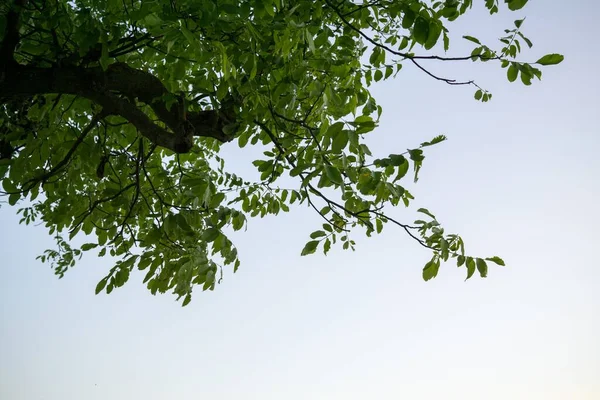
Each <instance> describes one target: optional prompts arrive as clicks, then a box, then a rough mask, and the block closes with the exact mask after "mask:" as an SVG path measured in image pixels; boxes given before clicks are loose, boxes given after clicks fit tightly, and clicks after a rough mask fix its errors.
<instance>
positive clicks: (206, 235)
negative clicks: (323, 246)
mask: <svg viewBox="0 0 600 400" xmlns="http://www.w3.org/2000/svg"><path fill="white" fill-rule="evenodd" d="M219 234H220V232H219V230H218V229H217V228H207V229H205V230H204V232H202V235H201V236H200V238H201V239H202V240H203V241H205V242H214V241H215V239H216V238H218V237H219Z"/></svg>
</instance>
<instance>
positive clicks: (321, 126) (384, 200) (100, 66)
mask: <svg viewBox="0 0 600 400" xmlns="http://www.w3.org/2000/svg"><path fill="white" fill-rule="evenodd" d="M526 2H527V0H505V1H504V3H506V5H507V6H508V8H509V9H510V10H518V9H520V8H522V7H523V6H524V5H525V3H526ZM3 4H4V5H3V6H1V7H2V9H1V10H0V11H1V15H2V17H0V32H3V33H2V41H1V45H0V105H1V111H0V121H1V125H0V179H2V188H3V191H2V196H4V197H5V199H7V200H8V203H9V204H10V205H16V204H19V205H20V206H21V208H20V209H19V210H18V212H19V213H20V214H21V215H22V219H21V222H24V223H26V224H29V223H32V222H34V221H42V222H43V223H44V224H45V226H46V227H47V228H48V229H49V232H50V234H51V235H54V237H55V238H56V245H57V248H56V249H51V250H46V251H45V253H44V254H42V255H41V256H40V257H39V258H40V259H41V260H42V261H49V262H51V263H52V265H53V267H54V269H55V272H56V274H57V275H59V276H60V277H62V276H63V274H64V273H65V272H66V271H67V270H68V269H69V268H70V267H72V266H73V265H74V264H75V262H76V260H77V259H79V258H80V257H81V255H82V253H83V252H86V251H90V250H92V249H95V250H94V251H99V253H98V255H99V256H101V257H102V256H104V255H105V254H107V253H108V254H110V255H111V256H113V257H115V258H116V259H117V261H116V264H115V265H114V267H113V268H111V269H110V271H109V272H108V275H107V276H106V277H105V278H104V279H102V280H101V281H100V283H99V284H98V286H97V288H96V291H97V292H100V291H103V290H106V292H108V293H110V292H111V291H112V290H113V289H114V288H115V287H119V286H122V285H123V284H124V283H125V282H126V281H127V280H128V278H129V275H130V272H131V271H132V270H133V269H134V268H137V269H139V270H143V271H145V273H146V275H145V278H144V283H145V284H147V287H148V289H149V290H150V291H151V292H152V293H153V294H155V293H156V292H161V293H163V292H167V291H172V292H174V293H175V294H177V295H178V296H179V298H183V299H184V300H183V304H184V305H185V304H187V303H188V302H189V301H190V300H191V294H192V288H193V287H194V286H195V285H202V286H203V288H204V290H206V289H211V290H212V289H213V288H214V286H215V283H216V282H218V281H219V280H220V278H219V276H220V274H221V272H222V268H223V266H226V265H231V266H232V267H233V269H234V271H235V270H237V268H238V267H239V265H240V260H239V258H238V254H237V250H236V247H235V246H234V244H233V243H232V242H231V240H230V239H229V238H228V237H227V234H228V232H231V230H239V229H242V228H243V227H244V226H245V225H246V223H247V220H246V219H247V217H248V216H251V217H255V216H261V217H263V216H265V215H267V214H278V213H280V212H287V211H289V210H290V206H291V205H295V204H303V205H307V206H309V207H312V208H313V209H314V211H315V212H317V213H318V214H319V215H320V216H321V217H322V220H323V224H322V227H321V226H319V227H318V229H317V230H315V231H314V232H312V234H310V239H309V240H308V242H307V243H306V245H305V246H304V248H303V250H302V252H301V254H302V255H308V254H311V253H314V252H315V251H316V250H318V249H321V250H322V251H323V252H324V253H327V252H328V251H329V250H330V248H331V246H332V245H334V244H336V245H341V247H342V248H344V249H353V248H354V245H355V242H354V241H353V240H352V239H351V238H350V235H349V233H350V232H353V231H355V230H364V231H365V232H366V234H367V235H368V236H370V235H371V234H373V233H380V232H381V231H382V229H383V228H384V226H386V225H390V224H391V225H393V226H396V227H397V228H399V229H400V230H402V231H404V232H405V233H406V234H408V235H410V236H411V237H412V238H413V239H414V240H415V241H416V242H417V243H418V244H419V245H421V246H424V247H426V248H428V249H430V250H431V253H432V258H431V260H430V261H429V262H427V264H426V265H425V267H424V269H423V278H424V279H425V280H428V279H431V278H433V277H435V276H436V275H437V273H438V269H439V268H440V263H441V262H442V261H447V260H449V259H455V260H456V262H457V263H458V265H459V266H461V265H465V266H466V270H467V278H470V277H471V276H472V275H473V274H474V273H475V272H476V271H478V272H479V274H480V275H481V276H482V277H485V276H486V275H487V270H488V266H487V263H486V261H491V262H494V263H496V264H500V265H503V264H504V262H503V261H502V260H501V259H500V258H498V257H489V258H481V257H472V256H468V255H467V254H466V253H465V247H464V243H463V240H462V239H461V238H460V236H458V235H454V234H447V233H446V232H445V231H444V229H443V228H442V227H441V226H440V224H439V223H438V221H437V219H436V217H435V216H434V215H433V214H432V213H431V212H429V211H428V210H426V209H423V208H421V209H418V211H419V212H420V213H422V214H423V219H422V220H418V221H415V222H414V223H412V224H407V223H405V222H401V221H397V220H395V219H393V218H391V217H390V216H389V215H388V214H386V210H388V209H389V207H395V206H397V205H399V204H403V205H404V206H407V207H408V206H409V204H410V203H411V202H412V200H413V196H412V195H411V193H410V192H409V191H408V190H406V189H405V188H404V187H403V186H401V183H402V180H403V179H408V177H407V176H408V175H412V176H413V179H414V180H415V181H416V180H417V178H418V173H419V170H420V168H421V166H422V163H423V160H424V148H426V147H427V146H430V145H433V144H436V143H439V142H441V141H443V140H445V137H444V136H437V137H435V138H433V139H432V140H431V141H429V142H425V143H421V144H420V146H416V147H414V148H411V149H409V150H407V151H405V152H402V151H400V152H398V153H396V154H390V155H387V156H385V157H380V158H376V157H375V156H374V155H372V154H371V151H370V150H369V147H368V146H367V144H366V138H367V133H369V132H371V131H372V130H374V129H375V128H376V126H377V124H378V121H379V118H380V117H381V114H382V109H381V107H380V106H378V105H377V103H376V101H375V99H374V98H373V97H372V96H371V94H370V92H369V90H368V87H369V86H370V85H371V83H372V82H378V81H381V80H385V79H392V78H394V77H396V76H397V75H398V74H399V73H401V68H402V67H403V66H404V65H406V66H409V67H412V68H418V69H420V70H421V71H422V72H423V73H425V74H427V75H429V76H430V77H431V78H433V79H436V80H439V81H441V82H443V83H445V84H450V85H469V86H472V87H474V88H475V99H477V100H480V101H483V102H487V101H489V100H490V99H491V98H492V94H491V93H489V92H488V91H486V90H485V89H483V88H482V87H480V86H479V85H478V84H477V83H475V82H473V81H464V82H462V81H456V80H453V79H452V78H448V77H443V76H439V75H436V74H434V73H433V72H431V71H430V70H429V69H428V68H427V62H428V61H429V60H442V61H446V62H468V61H473V62H487V63H495V64H498V65H500V67H501V68H505V69H506V71H507V72H506V74H507V77H508V80H509V81H511V82H512V81H515V80H516V79H517V77H518V76H520V78H521V81H522V82H523V83H524V84H525V85H530V84H531V82H532V80H534V78H538V79H540V78H541V74H542V73H541V71H540V69H538V66H540V65H541V66H544V65H551V64H557V63H559V62H560V61H562V59H563V57H562V56H561V55H558V54H549V55H546V56H544V57H542V58H540V59H539V60H538V61H537V62H535V63H528V62H521V61H518V60H517V56H518V54H519V53H520V51H521V49H522V46H525V45H526V46H528V47H531V46H532V43H531V41H530V40H529V39H528V38H526V37H525V36H524V34H523V32H522V31H521V25H522V23H523V20H517V21H515V23H514V27H512V28H511V29H507V30H505V32H504V35H503V36H502V37H501V38H500V44H499V46H488V45H487V44H484V43H481V42H480V41H479V40H478V39H477V38H475V37H473V36H464V39H466V40H468V41H470V42H473V47H474V48H473V51H472V52H471V53H470V54H468V55H463V56H449V55H445V54H447V52H448V51H449V46H450V32H449V31H448V29H447V27H446V25H448V22H450V21H454V20H456V19H458V18H460V17H461V16H462V15H464V14H465V13H467V12H468V11H469V9H470V8H471V6H472V0H446V1H438V2H428V1H424V0H379V1H364V2H352V1H349V0H317V1H285V0H247V1H235V0H219V1H216V0H170V1H167V0H157V1H152V2H150V1H140V0H131V1H121V0H72V1H67V0H12V1H9V2H5V3H3ZM485 6H486V7H487V9H488V10H489V12H490V13H491V14H494V13H496V12H498V10H499V8H500V7H501V6H502V5H500V4H499V1H498V0H486V1H485ZM438 54H442V55H438ZM232 142H233V143H232ZM236 143H237V145H239V146H240V147H242V148H243V147H248V146H251V145H262V146H264V147H265V151H264V155H263V156H262V157H261V159H257V160H256V161H254V162H253V164H254V166H255V167H256V169H257V170H258V171H259V172H260V180H258V181H256V182H252V181H247V180H246V179H244V178H243V177H240V176H236V175H235V174H232V173H229V172H227V169H226V167H225V160H224V159H222V158H221V157H220V156H219V149H220V148H221V146H224V145H230V146H233V145H235V144H236ZM409 170H412V172H410V174H409ZM282 181H284V182H285V183H286V185H287V183H288V182H293V186H292V187H287V186H286V187H285V188H284V187H280V186H278V184H279V183H280V182H282ZM81 233H84V234H85V235H90V236H89V237H91V238H93V240H92V241H91V242H89V243H85V244H83V245H81V246H74V245H73V242H72V241H71V240H72V239H73V238H75V237H76V236H77V235H79V236H81V237H83V235H81ZM88 240H89V239H88Z"/></svg>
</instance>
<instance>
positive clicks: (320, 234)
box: [310, 231, 327, 239]
mask: <svg viewBox="0 0 600 400" xmlns="http://www.w3.org/2000/svg"><path fill="white" fill-rule="evenodd" d="M323 236H327V234H326V233H325V232H323V231H314V232H313V233H311V234H310V238H311V239H317V238H320V237H323Z"/></svg>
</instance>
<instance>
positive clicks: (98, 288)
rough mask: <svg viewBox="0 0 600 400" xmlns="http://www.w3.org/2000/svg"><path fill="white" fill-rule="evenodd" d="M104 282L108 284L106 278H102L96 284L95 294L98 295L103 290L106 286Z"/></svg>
mask: <svg viewBox="0 0 600 400" xmlns="http://www.w3.org/2000/svg"><path fill="white" fill-rule="evenodd" d="M106 282H108V276H107V277H105V278H102V280H101V281H100V282H98V284H97V285H96V294H98V293H100V292H101V291H102V290H104V287H105V286H106Z"/></svg>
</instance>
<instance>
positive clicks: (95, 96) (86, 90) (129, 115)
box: [0, 63, 236, 153]
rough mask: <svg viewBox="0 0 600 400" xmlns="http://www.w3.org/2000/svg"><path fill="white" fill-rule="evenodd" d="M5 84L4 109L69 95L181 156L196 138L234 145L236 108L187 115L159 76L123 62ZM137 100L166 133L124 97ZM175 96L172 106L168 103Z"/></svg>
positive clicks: (16, 77)
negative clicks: (20, 100) (26, 99)
mask: <svg viewBox="0 0 600 400" xmlns="http://www.w3.org/2000/svg"><path fill="white" fill-rule="evenodd" d="M8 72H9V75H7V79H5V80H4V81H0V93H1V94H2V95H1V97H0V104H2V103H5V102H6V101H8V100H10V99H11V98H16V97H23V96H33V95H40V94H54V93H58V94H70V95H77V96H81V97H85V98H87V99H89V100H92V101H94V102H95V103H97V104H99V105H101V106H102V107H103V109H104V110H105V111H107V112H109V113H111V114H113V115H120V116H121V117H123V118H125V119H126V120H127V121H129V122H130V123H131V124H133V125H134V126H135V127H136V128H137V129H138V130H139V131H140V133H141V134H142V135H143V136H144V137H146V138H148V139H149V140H150V141H152V142H153V143H155V144H157V145H159V146H161V147H164V148H167V149H170V150H172V151H174V152H176V153H186V152H189V151H190V150H191V148H192V146H193V137H194V136H200V137H211V138H214V139H216V140H219V141H221V142H229V141H231V140H232V139H233V136H232V135H229V134H227V132H226V128H227V127H229V126H231V125H234V124H235V122H236V121H235V113H234V112H233V111H232V110H233V107H234V106H235V104H225V102H224V104H223V107H222V108H221V109H220V110H202V111H196V112H187V110H186V105H185V102H184V101H183V99H181V98H180V97H176V96H175V95H174V94H172V93H170V92H169V91H168V90H167V89H166V87H165V86H164V85H163V84H162V82H161V81H160V80H159V79H158V78H156V77H155V76H154V75H152V74H150V73H148V72H145V71H141V70H137V69H134V68H131V67H129V66H128V65H127V64H124V63H116V64H112V65H111V66H109V68H108V69H107V70H106V71H103V70H102V68H100V67H90V68H83V67H74V66H65V67H59V66H57V67H53V68H38V67H27V66H16V67H15V68H12V69H11V70H10V71H8ZM118 94H121V95H123V96H124V97H126V98H130V99H137V100H139V101H140V102H142V103H145V104H147V105H149V106H150V107H151V108H152V110H153V111H154V113H155V114H156V116H157V117H158V118H159V119H160V121H161V122H163V123H164V125H166V127H167V128H168V129H169V130H170V131H169V130H167V129H165V128H163V127H161V126H160V125H158V124H156V123H155V122H153V121H152V120H151V119H150V117H149V116H148V115H146V114H145V113H144V112H142V111H141V110H140V109H139V108H138V107H137V106H136V105H135V102H133V103H132V102H129V101H127V100H124V99H123V98H121V97H120V96H119V95H118ZM168 97H171V102H172V99H173V97H176V100H175V102H173V104H170V105H169V104H168V102H169V99H168Z"/></svg>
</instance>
